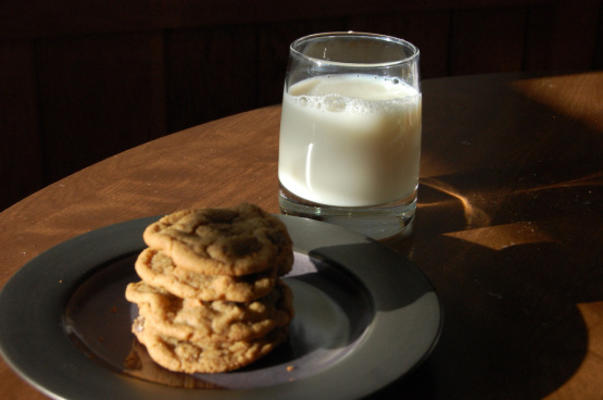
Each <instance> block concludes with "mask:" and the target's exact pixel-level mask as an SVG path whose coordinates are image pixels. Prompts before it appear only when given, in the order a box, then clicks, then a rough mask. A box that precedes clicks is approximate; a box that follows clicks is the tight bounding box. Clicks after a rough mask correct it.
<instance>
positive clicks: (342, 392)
mask: <svg viewBox="0 0 603 400" xmlns="http://www.w3.org/2000/svg"><path fill="white" fill-rule="evenodd" d="M278 217H279V218H280V219H281V220H282V221H283V222H284V223H285V224H286V225H287V227H288V229H289V232H290V234H291V236H292V238H293V241H294V248H295V250H296V251H299V252H301V253H305V254H310V253H312V252H314V254H316V255H319V256H322V257H325V258H327V259H328V260H331V261H334V262H336V263H338V264H340V265H342V264H341V258H342V257H343V258H345V257H346V256H345V255H342V254H344V253H345V251H346V249H352V250H353V249H355V248H358V249H359V250H362V251H365V250H368V251H369V252H371V251H374V252H376V254H378V255H380V256H383V259H384V260H386V262H387V263H388V264H387V266H388V268H389V272H392V273H396V270H395V269H392V268H399V270H400V271H405V272H406V273H411V274H412V277H414V278H415V279H418V280H417V281H416V282H415V281H413V282H411V283H414V284H417V285H418V286H420V289H421V290H424V292H425V293H424V295H423V296H422V297H421V298H419V299H417V301H422V302H424V303H425V304H419V305H417V304H415V303H413V304H409V305H405V306H403V307H399V308H394V309H392V310H383V311H386V312H379V310H377V312H376V313H375V316H374V318H373V321H371V322H370V323H369V325H368V326H367V330H370V332H369V334H367V335H364V334H363V341H362V343H361V344H360V345H359V346H360V347H359V349H357V350H354V351H352V352H351V354H349V355H347V356H346V357H345V359H344V360H342V361H340V362H338V363H336V364H335V365H333V366H331V367H330V368H327V369H326V370H325V371H322V372H321V373H318V374H315V375H312V376H309V377H306V378H303V379H301V380H299V381H293V382H286V383H281V384H276V385H273V386H268V387H261V388H253V389H241V390H207V389H203V390H204V394H206V395H207V396H208V398H209V399H216V400H218V399H231V398H237V397H239V396H241V395H242V394H244V396H245V398H250V399H256V398H257V399H261V398H265V397H266V396H270V395H279V396H280V397H283V394H284V393H286V397H287V398H300V399H301V398H307V397H308V396H311V395H321V394H322V395H324V394H325V393H330V396H329V397H330V398H333V399H336V398H350V397H356V396H366V395H368V394H370V393H372V392H374V391H376V390H379V389H381V388H383V387H385V386H387V385H388V384H389V383H391V382H393V381H394V380H396V379H398V378H400V377H402V376H404V375H406V374H408V373H409V372H410V371H412V370H414V369H415V368H416V367H417V366H418V365H420V364H421V363H422V362H423V361H424V360H425V359H426V358H428V357H429V355H430V354H431V353H432V351H433V349H434V348H435V347H436V345H437V342H438V340H439V337H440V334H441V331H442V324H443V317H442V307H441V302H440V299H439V297H438V296H437V293H436V291H435V289H434V287H433V285H432V284H431V282H430V281H429V279H428V278H427V277H426V276H425V275H424V274H423V273H422V271H420V269H419V268H418V267H417V266H415V265H414V264H413V263H412V262H410V261H409V260H408V259H407V258H405V257H403V256H402V255H400V254H398V253H396V252H395V251H393V250H392V249H390V248H388V247H387V246H385V245H383V244H381V243H379V242H376V241H374V240H372V239H369V238H367V237H365V236H362V235H360V234H357V233H354V232H351V231H349V230H347V229H345V228H342V227H340V226H337V225H333V224H328V223H325V222H321V221H316V220H312V219H308V218H301V217H293V216H286V215H278ZM157 218H159V217H158V216H151V217H144V218H138V219H133V220H128V221H123V222H120V223H116V224H112V225H109V226H105V227H102V228H99V229H95V230H92V231H90V232H87V233H84V234H81V235H78V236H76V237H74V238H71V239H69V240H67V241H65V242H62V243H60V244H58V245H56V246H54V247H52V248H50V249H48V250H46V251H45V252H43V253H41V254H40V255H38V256H37V257H35V258H34V259H32V260H30V261H29V262H28V263H26V264H25V265H24V266H23V267H22V268H20V269H19V270H18V271H17V272H16V273H15V274H14V275H13V276H12V277H11V278H10V279H9V281H8V282H7V283H6V284H5V285H4V287H3V288H2V289H1V290H0V355H2V357H3V359H4V360H5V362H6V363H7V364H8V365H9V366H10V367H11V369H12V370H13V371H15V372H16V373H17V374H18V375H19V376H20V377H21V378H22V379H24V380H25V381H26V382H28V383H29V384H31V385H32V386H34V387H35V388H36V389H38V390H39V391H41V392H42V393H44V394H46V395H47V396H50V397H53V398H80V397H85V398H91V399H94V398H99V399H100V398H105V397H106V396H107V394H108V393H109V392H107V390H109V391H110V393H111V395H113V396H118V397H120V396H122V395H125V397H127V398H134V399H135V398H145V399H155V398H157V399H159V398H163V397H164V396H166V395H173V394H175V392H178V395H179V396H180V397H181V398H189V397H190V398H193V397H194V396H197V395H198V393H197V391H196V390H190V389H184V388H173V387H167V386H163V385H160V384H157V383H153V382H148V381H144V380H141V379H139V378H135V377H130V376H127V375H125V374H120V373H117V372H115V371H113V370H110V369H107V368H105V367H102V366H101V365H100V364H99V363H97V362H95V361H94V360H90V359H87V358H85V357H82V352H81V351H80V350H78V349H77V348H76V346H75V345H73V343H72V342H71V339H70V338H69V337H68V335H67V332H65V330H64V327H63V326H62V318H63V316H64V310H65V306H66V304H67V302H68V301H69V298H70V297H71V294H72V293H73V291H74V290H75V289H76V288H77V287H78V285H79V284H80V283H81V282H83V281H85V279H86V278H87V277H88V276H90V275H91V274H93V273H94V272H95V271H96V270H98V268H99V267H100V266H101V265H102V264H103V263H107V262H108V261H109V260H111V259H113V258H117V257H119V256H120V255H122V254H126V253H130V254H131V253H132V252H133V251H136V250H137V249H142V248H144V247H145V246H146V245H145V244H144V242H143V240H142V230H143V229H144V227H146V226H147V225H149V224H150V223H151V222H152V221H155V220H156V219H157ZM137 232H140V234H139V235H135V234H134V233H137ZM116 236H117V237H118V238H120V239H123V240H115V237H116ZM108 238H113V240H107V239H108ZM102 239H105V242H102ZM116 242H117V243H116ZM99 243H100V246H98V245H99ZM109 243H111V244H109ZM346 246H348V247H346ZM352 246H356V247H352ZM107 247H108V248H107ZM74 248H75V249H77V251H78V254H80V255H82V256H83V258H84V259H83V260H79V261H78V262H77V263H74V264H77V265H75V266H73V265H63V264H62V263H60V262H59V261H61V260H62V259H63V258H65V257H66V256H68V255H69V251H70V250H73V249H74ZM331 250H337V251H335V252H334V253H333V252H332V251H331ZM86 251H89V252H90V254H88V256H87V257H86V255H85V254H81V253H85V252H86ZM342 252H343V253H342ZM338 257H339V258H340V259H337V258H338ZM359 258H362V257H359ZM365 261H366V260H364V261H363V260H362V259H360V260H358V263H359V266H356V265H350V264H348V265H342V266H343V267H344V268H346V269H347V270H348V271H350V272H352V273H353V274H354V275H355V276H356V277H357V278H358V279H359V280H360V282H362V283H363V284H365V286H367V289H368V291H369V293H370V294H371V295H372V296H373V298H374V299H375V298H376V299H379V296H381V293H376V292H375V288H374V287H373V286H374V282H372V280H376V281H377V282H380V280H379V279H383V277H375V275H378V272H376V271H375V270H371V269H370V265H369V266H368V267H367V265H364V267H363V262H365ZM352 262H354V260H352ZM381 262H383V261H381ZM391 263H395V264H396V265H395V266H392V265H390V264H391ZM65 264H69V262H67V263H65ZM344 264H345V263H344ZM70 267H72V269H73V270H70V269H69V268H70ZM381 267H383V265H380V268H381ZM359 268H360V269H359ZM383 268H385V267H383ZM61 276H63V277H65V279H61V278H60V277H61ZM367 279H369V280H370V281H367ZM53 281H54V282H53ZM27 283H29V284H30V285H31V284H34V283H35V284H37V286H40V290H42V291H43V290H46V295H51V296H52V299H53V301H52V302H44V301H41V300H40V298H38V300H37V301H34V302H32V303H27V302H21V303H19V301H18V300H19V298H10V297H9V295H10V294H13V293H22V289H23V285H24V284H27ZM44 283H46V284H47V285H49V286H48V287H45V286H43V285H44ZM390 291H391V290H390ZM386 292H387V290H386ZM7 293H8V294H7ZM389 296H391V293H390V294H389ZM42 299H44V296H42ZM41 303H49V304H41ZM377 303H379V301H378V302H377ZM19 306H20V307H19ZM27 307H34V308H35V310H33V311H34V315H35V316H36V317H38V320H35V319H34V318H30V320H29V321H22V323H24V324H25V326H23V327H21V326H19V327H17V328H11V326H12V325H14V322H16V321H19V317H20V316H22V315H28V314H23V312H25V311H27ZM413 307H414V309H413ZM417 307H419V308H421V307H423V309H425V308H427V309H428V311H430V314H429V315H427V317H429V321H428V320H427V318H424V319H422V320H421V321H422V322H423V323H424V324H426V325H428V329H429V331H428V332H427V336H426V337H425V338H424V339H423V340H422V341H420V343H419V347H418V348H417V349H415V350H414V353H413V354H412V357H411V358H410V359H409V360H406V362H405V363H403V365H402V364H397V363H396V362H395V360H393V359H391V357H390V359H387V358H386V360H385V362H384V361H383V360H378V357H381V356H383V357H385V356H387V354H383V351H381V352H378V353H377V354H372V353H373V352H372V351H369V350H371V347H370V346H373V348H374V347H379V346H384V345H385V344H384V343H380V341H389V342H391V341H392V337H391V335H390V332H389V328H391V327H392V326H395V325H396V324H397V323H399V322H400V321H398V320H399V319H400V318H401V315H402V313H403V312H407V311H414V312H415V313H416V312H418V311H420V310H416V308H417ZM29 311H32V310H31V309H30V310H29ZM413 315H414V314H413ZM415 317H416V316H415ZM21 319H22V318H21ZM413 321H414V320H413ZM421 321H419V322H421ZM56 322H59V324H57V323H56ZM32 324H33V326H32ZM36 325H37V327H40V326H42V327H43V328H44V329H47V334H49V335H48V336H49V337H50V338H51V339H54V340H58V342H56V343H55V342H53V344H54V345H56V346H57V348H56V349H55V350H54V351H50V352H47V353H46V354H45V357H49V356H50V358H51V359H50V360H47V361H50V362H52V361H54V362H56V361H57V357H56V356H58V355H60V356H61V359H62V360H64V359H66V360H67V361H68V362H65V363H64V364H65V365H64V366H63V367H62V368H46V369H44V368H43V369H41V370H40V369H39V367H37V368H36V367H35V366H32V362H34V361H35V362H37V363H41V361H40V360H39V359H37V358H35V359H32V357H33V356H34V355H32V354H28V352H27V351H23V348H22V347H20V346H23V345H25V344H26V343H28V340H27V338H30V340H31V337H32V336H35V333H36V332H33V333H32V332H31V330H30V329H31V328H32V327H35V326H36ZM27 328H30V329H27ZM365 333H367V332H365ZM34 342H35V341H34ZM38 342H39V341H38ZM391 345H393V347H394V350H396V349H398V347H396V346H398V344H397V343H388V345H387V346H386V348H387V349H388V350H389V351H390V352H391V350H392V346H391ZM36 346H38V347H39V348H40V349H41V348H42V347H43V346H42V344H41V343H34V348H35V347H36ZM28 348H30V347H28ZM32 351H33V350H32ZM61 352H64V353H61ZM365 353H366V354H365ZM35 356H37V354H35ZM53 357H54V358H53ZM366 358H368V359H369V361H370V362H372V363H373V365H372V368H373V369H371V370H370V372H371V377H370V378H371V379H366V376H365V377H364V379H350V376H351V375H356V376H357V377H358V378H360V377H361V376H362V372H366V368H363V367H364V364H365V363H366V361H367V360H366ZM42 359H44V357H42ZM376 362H380V363H381V364H384V365H381V366H380V367H379V368H377V367H375V365H374V364H375V363H376ZM42 364H43V362H42ZM360 364H362V365H360ZM361 368H362V369H363V371H361V370H360V369H361ZM44 372H45V373H44ZM73 372H75V375H83V376H85V377H86V382H85V384H84V385H81V384H79V383H78V380H77V379H75V380H69V379H67V380H66V379H65V378H66V377H69V376H71V377H72V378H73ZM69 373H71V375H70V374H69ZM64 374H66V375H64ZM40 375H42V376H40ZM76 378H77V376H76ZM341 379H345V382H346V385H344V387H343V388H341V387H338V388H337V389H336V391H335V392H333V390H332V388H333V387H337V386H341V385H334V384H333V381H334V380H335V381H338V380H341ZM57 386H58V387H57ZM93 388H98V389H100V388H103V389H104V390H99V391H97V392H96V393H91V391H92V390H93ZM329 388H331V390H330V391H329ZM64 395H69V397H62V396H64Z"/></svg>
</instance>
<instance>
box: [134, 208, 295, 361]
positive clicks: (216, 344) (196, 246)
mask: <svg viewBox="0 0 603 400" xmlns="http://www.w3.org/2000/svg"><path fill="white" fill-rule="evenodd" d="M143 239H144V241H145V243H146V244H147V245H148V246H149V247H148V248H146V249H145V250H143V251H142V253H141V254H140V255H139V256H138V259H137V260H136V265H135V268H136V272H137V274H138V275H139V276H140V278H141V279H142V281H139V282H136V283H130V284H129V285H128V287H127V289H126V298H127V299H128V301H130V302H133V303H136V304H137V305H138V317H137V318H136V319H135V320H134V323H133V325H132V332H133V333H134V334H135V335H136V337H137V338H138V340H139V341H140V342H141V343H142V344H144V345H145V347H146V348H147V351H148V353H149V355H150V356H151V358H152V359H153V360H154V361H155V362H157V363H158V364H159V365H161V366H163V367H165V368H167V369H169V370H172V371H179V372H187V373H195V372H203V373H213V372H224V371H230V370H233V369H237V368H240V367H242V366H245V365H247V364H249V363H251V362H253V361H255V360H257V359H258V358H260V357H262V356H264V355H265V354H267V353H269V352H270V351H271V350H272V349H273V348H275V347H276V346H277V345H278V344H280V343H281V342H283V341H284V340H285V338H286V336H287V331H288V325H289V322H290V321H291V318H292V316H293V307H292V295H291V291H290V289H289V288H288V287H287V286H286V285H285V284H284V283H283V282H282V281H281V280H280V279H279V276H281V275H284V274H286V273H287V272H289V271H290V269H291V267H292V264H293V251H292V244H291V239H290V238H289V235H288V234H287V230H286V228H285V226H284V224H283V223H282V222H281V221H280V220H279V219H278V218H276V217H274V216H272V215H269V214H267V213H266V212H264V211H263V210H261V209H260V208H258V207H257V206H254V205H250V204H241V205H240V206H238V207H236V208H232V209H197V210H182V211H177V212H175V213H173V214H170V215H167V216H165V217H163V218H161V219H160V220H159V221H157V222H155V223H153V224H151V225H149V226H148V227H147V228H146V229H145V231H144V234H143Z"/></svg>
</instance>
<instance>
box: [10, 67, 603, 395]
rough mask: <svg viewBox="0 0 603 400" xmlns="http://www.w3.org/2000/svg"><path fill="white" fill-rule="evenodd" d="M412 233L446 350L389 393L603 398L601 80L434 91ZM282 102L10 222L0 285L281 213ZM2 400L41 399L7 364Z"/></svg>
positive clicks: (159, 148)
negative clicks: (26, 268) (38, 266)
mask: <svg viewBox="0 0 603 400" xmlns="http://www.w3.org/2000/svg"><path fill="white" fill-rule="evenodd" d="M423 91H424V133H423V156H422V164H421V168H422V169H421V179H422V180H421V188H420V203H419V208H418V212H417V221H416V229H415V233H414V235H413V237H411V238H410V239H406V240H403V241H397V242H390V243H388V245H390V246H392V247H394V248H395V249H396V250H398V251H400V252H401V253H403V254H405V255H407V256H408V257H409V258H410V259H412V260H413V261H414V262H415V263H416V264H417V265H418V266H419V267H420V268H421V269H422V270H423V271H424V273H425V274H426V275H427V276H428V277H429V278H430V279H431V281H432V282H433V284H434V286H435V287H436V289H437V291H438V293H439V295H440V297H441V301H442V304H443V307H444V312H445V323H444V329H443V332H442V336H441V339H440V342H439V345H438V346H437V348H436V349H435V351H434V353H433V354H432V356H431V357H430V358H429V359H428V360H427V361H426V362H425V363H424V364H422V365H421V366H420V367H419V368H418V369H416V370H415V371H414V372H413V373H412V374H410V375H409V376H407V377H405V378H403V379H401V380H400V381H398V382H396V383H394V384H393V385H391V386H389V387H387V388H386V389H385V390H383V391H381V392H380V393H379V394H378V395H377V397H382V398H389V397H392V396H393V395H394V393H396V392H399V393H400V394H401V395H404V396H406V397H405V398H420V399H455V398H459V399H467V398H469V399H508V398H513V399H523V398H526V399H539V398H547V399H582V400H584V399H601V398H603V261H602V257H601V256H602V250H601V249H602V248H603V231H602V226H603V187H602V185H603V73H602V72H591V73H584V74H574V75H565V76H543V77H534V76H531V77H530V76H525V75H522V76H518V75H484V76H468V77H458V78H447V79H436V80H427V81H425V82H424V86H423ZM279 114H280V108H279V107H277V106H274V107H268V108H263V109H259V110H255V111H251V112H248V113H243V114H239V115H234V116H232V117H228V118H225V119H221V120H218V121H214V122H210V123H207V124H204V125H200V126H196V127H193V128H191V129H187V130H185V131H181V132H178V133H175V134H172V135H169V136H166V137H163V138H161V139H158V140H155V141H152V142H149V143H146V144H144V145H141V146H138V147H136V148H133V149H131V150H128V151H126V152H124V153H121V154H118V155H116V156H114V157H111V158H109V159H106V160H104V161H102V162H100V163H98V164H95V165H93V166H90V167H88V168H86V169H83V170H81V171H79V172H78V173H76V174H74V175H72V176H69V177H67V178H65V179H63V180H61V181H58V182H56V183H54V184H52V185H50V186H48V187H46V188H44V189H43V190H41V191H39V192H37V193H35V194H33V195H31V196H29V197H28V198H26V199H24V200H22V201H20V202H18V203H17V204H15V205H13V206H12V207H10V208H8V209H6V210H5V211H3V212H2V213H0V243H2V251H1V252H0V285H2V286H3V285H4V284H5V283H6V282H7V280H8V279H9V278H10V277H11V276H12V275H13V274H14V273H15V272H16V271H17V270H18V269H19V268H20V267H21V266H22V265H23V264H24V263H26V262H27V261H29V260H31V259H32V258H33V257H35V256H36V255H38V254H40V253H41V252H43V251H44V250H46V249H48V248H50V247H52V246H54V245H56V244H58V243H60V242H62V241H64V240H66V239H68V238H71V237H73V236H75V235H78V234H81V233H84V232H87V231H90V230H93V229H95V228H99V227H101V226H105V225H108V224H111V223H115V222H119V221H124V220H129V219H134V218H138V217H142V216H149V215H157V214H162V213H167V212H170V211H172V210H175V209H179V208H184V207H192V206H225V205H233V204H236V203H238V202H241V201H248V202H253V203H257V204H258V205H260V206H262V207H264V208H266V209H267V210H269V211H271V212H278V203H277V189H278V182H277V177H276V165H277V142H278V141H277V136H278V126H279ZM0 393H2V394H3V396H2V397H3V398H10V399H30V398H32V399H35V398H43V395H42V394H40V393H38V392H36V391H35V390H34V389H33V388H31V387H30V386H29V385H28V384H26V383H25V382H24V381H23V380H21V379H20V378H19V377H17V376H16V375H15V374H14V373H13V372H12V371H11V370H10V369H9V368H8V367H7V365H6V364H5V363H4V362H2V363H1V364H0Z"/></svg>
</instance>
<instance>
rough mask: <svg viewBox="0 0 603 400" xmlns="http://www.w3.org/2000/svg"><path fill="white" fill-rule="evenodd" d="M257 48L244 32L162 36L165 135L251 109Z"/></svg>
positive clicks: (228, 30)
mask: <svg viewBox="0 0 603 400" xmlns="http://www.w3.org/2000/svg"><path fill="white" fill-rule="evenodd" d="M256 42H257V41H256V33H255V30H254V29H253V28H251V27H247V26H228V27H223V28H215V29H211V28H206V29H198V30H179V31H173V32H168V33H167V34H166V71H167V104H168V120H169V123H168V131H169V132H173V131H177V130H180V129H184V128H188V127H190V126H193V125H196V124H199V123H201V122H205V121H208V120H210V119H214V118H219V117H222V116H226V115H229V114H233V113H237V112H240V111H243V110H246V109H250V108H253V107H254V106H255V105H256V91H257V80H256V76H257V74H256V70H257V68H258V63H257V62H256V54H257V45H256Z"/></svg>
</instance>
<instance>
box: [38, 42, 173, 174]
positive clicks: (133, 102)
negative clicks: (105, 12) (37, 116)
mask: <svg viewBox="0 0 603 400" xmlns="http://www.w3.org/2000/svg"><path fill="white" fill-rule="evenodd" d="M38 52H39V56H38V60H39V66H38V67H39V85H40V87H39V90H40V98H41V101H40V112H41V119H42V121H43V126H42V137H43V143H44V151H45V153H46V157H45V161H46V165H45V170H46V171H47V173H48V176H47V178H48V180H49V181H53V180H56V179H58V178H60V177H63V176H64V175H66V174H68V173H71V172H72V171H74V170H77V169H80V168H82V167H85V166H87V165H89V164H91V163H92V162H96V161H98V160H101V159H103V158H105V157H108V156H110V155H112V154H115V153H117V152H119V151H122V150H125V149H127V148H129V147H132V146H134V145H137V144H139V143H142V142H144V141H147V140H149V139H152V138H155V137H158V136H161V135H163V134H165V132H166V130H165V125H166V123H165V90H164V76H163V74H164V67H163V59H164V58H163V40H162V37H161V35H160V34H158V33H157V34H150V33H147V34H143V33H135V34H120V35H104V36H98V37H97V36H84V37H78V38H57V39H48V40H41V41H40V43H39V49H38Z"/></svg>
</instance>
